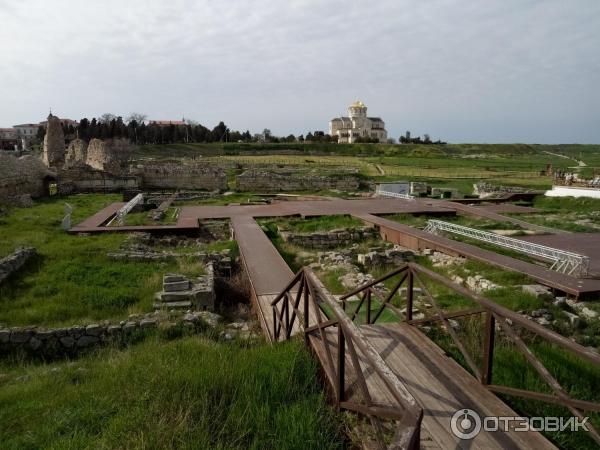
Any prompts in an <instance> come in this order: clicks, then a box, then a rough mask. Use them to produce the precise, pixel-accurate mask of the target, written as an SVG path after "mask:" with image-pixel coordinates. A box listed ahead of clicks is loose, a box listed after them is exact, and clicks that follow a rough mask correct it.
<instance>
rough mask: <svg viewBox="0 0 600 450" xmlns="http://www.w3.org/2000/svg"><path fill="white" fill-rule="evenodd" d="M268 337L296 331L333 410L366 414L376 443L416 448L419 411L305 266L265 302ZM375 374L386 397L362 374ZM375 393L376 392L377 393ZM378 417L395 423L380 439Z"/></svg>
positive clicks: (419, 424) (275, 337)
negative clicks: (312, 356) (317, 363)
mask: <svg viewBox="0 0 600 450" xmlns="http://www.w3.org/2000/svg"><path fill="white" fill-rule="evenodd" d="M271 305H272V308H273V329H272V330H271V337H272V339H273V340H274V341H278V340H281V339H289V338H290V337H291V336H292V334H296V333H302V334H303V335H304V339H305V341H306V343H307V344H309V345H310V346H311V348H312V349H313V350H314V351H315V352H316V353H317V356H318V357H319V359H320V360H321V363H322V364H321V365H322V367H323V370H324V372H325V375H326V378H327V380H328V382H329V383H330V386H331V388H332V391H333V393H334V395H335V400H336V403H337V406H338V408H339V409H345V410H349V411H354V412H357V413H359V414H362V415H364V416H366V417H367V418H368V419H369V420H370V421H371V423H372V425H373V427H374V430H375V435H376V440H377V442H378V444H379V446H380V447H381V448H394V449H418V448H419V444H420V429H421V420H422V417H423V410H422V408H421V407H420V406H419V405H418V404H417V402H416V400H415V398H414V397H413V396H412V395H411V394H410V392H408V390H407V389H406V388H405V386H404V385H403V384H402V382H401V381H400V380H399V379H398V377H397V376H396V375H395V374H394V373H393V372H392V371H391V370H390V369H389V367H388V366H387V365H386V363H385V362H384V361H383V359H382V358H381V356H380V355H379V354H378V353H377V352H376V351H375V349H374V348H373V347H372V346H371V345H370V344H369V343H368V341H367V339H366V338H365V337H364V335H363V334H362V332H361V330H360V329H359V328H358V327H357V326H356V324H354V323H353V321H352V320H351V318H350V317H348V315H347V314H346V313H345V312H344V310H343V309H342V308H340V306H339V305H338V303H337V302H336V300H335V299H334V298H333V296H332V295H331V294H330V293H329V291H328V290H327V289H326V288H325V287H324V286H323V284H322V283H321V281H320V280H319V279H318V278H317V277H316V276H315V274H314V273H313V272H312V270H311V269H310V268H303V269H301V270H300V271H299V272H298V273H297V274H296V275H295V276H294V278H293V279H292V281H290V283H289V284H288V285H287V286H286V288H285V289H284V290H283V291H282V292H281V293H280V294H279V295H278V296H277V297H276V298H275V299H274V300H273V302H272V303H271ZM367 374H368V376H369V377H377V379H378V383H377V385H378V386H380V387H379V389H381V386H383V389H384V390H385V397H386V402H385V403H382V402H380V401H378V400H379V399H377V398H374V395H373V392H372V390H371V389H370V387H369V383H368V382H367V379H366V376H367ZM378 395H380V396H381V392H378ZM383 420H392V421H396V422H397V426H396V427H395V428H394V434H393V437H392V439H391V441H390V439H386V436H385V431H384V427H383V425H382V421H383Z"/></svg>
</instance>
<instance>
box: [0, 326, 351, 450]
mask: <svg viewBox="0 0 600 450" xmlns="http://www.w3.org/2000/svg"><path fill="white" fill-rule="evenodd" d="M0 372H1V373H2V375H0V387H1V389H0V435H1V436H2V448H3V449H7V450H8V449H15V450H16V449H19V450H21V449H37V448H47V449H80V448H128V449H137V448H140V449H141V448H155V449H167V448H181V449H204V448H207V449H208V448H211V449H263V448H272V449H300V448H307V449H326V448H327V449H329V448H332V449H333V448H341V447H342V446H343V442H344V437H343V435H342V433H341V431H340V430H341V424H340V423H339V422H338V420H339V419H338V417H337V415H336V414H335V411H334V409H333V408H331V407H329V406H328V405H327V403H326V400H325V397H324V395H323V391H322V389H321V384H320V381H319V378H318V375H317V367H316V362H315V360H314V359H313V358H311V356H310V354H309V353H308V352H307V351H306V350H305V349H304V348H303V345H302V344H301V343H300V342H299V341H292V342H287V343H281V344H278V345H276V346H271V345H267V344H263V345H258V346H255V347H248V348H246V347H244V346H241V345H237V344H219V343H215V342H213V341H210V340H208V339H206V338H202V337H186V338H181V339H177V340H173V341H170V342H163V341H161V340H160V339H159V338H155V339H153V338H149V339H147V340H146V341H144V342H143V343H141V344H138V345H136V346H133V347H130V348H128V349H124V350H119V349H115V348H107V349H103V350H100V351H98V352H97V353H96V354H94V355H90V356H86V357H83V358H81V359H79V360H77V361H65V362H58V363H53V364H39V363H37V364H36V363H25V362H21V363H16V364H14V363H13V364H6V363H3V364H2V365H0Z"/></svg>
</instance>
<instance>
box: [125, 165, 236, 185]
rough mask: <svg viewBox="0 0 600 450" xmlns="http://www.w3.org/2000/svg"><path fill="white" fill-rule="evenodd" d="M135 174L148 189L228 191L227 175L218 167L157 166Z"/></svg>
mask: <svg viewBox="0 0 600 450" xmlns="http://www.w3.org/2000/svg"><path fill="white" fill-rule="evenodd" d="M135 173H136V174H137V175H138V176H139V177H140V178H141V182H142V186H143V187H144V188H146V189H203V190H209V191H212V190H226V189H227V174H226V173H225V171H224V170H223V169H221V168H218V167H207V166H202V165H198V164H194V165H177V164H161V165H158V164H156V165H144V166H140V167H138V168H137V169H136V170H135Z"/></svg>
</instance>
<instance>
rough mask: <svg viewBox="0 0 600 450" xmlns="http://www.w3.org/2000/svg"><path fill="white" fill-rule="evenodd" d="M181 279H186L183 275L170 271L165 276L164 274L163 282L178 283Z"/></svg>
mask: <svg viewBox="0 0 600 450" xmlns="http://www.w3.org/2000/svg"><path fill="white" fill-rule="evenodd" d="M179 281H185V277H184V276H183V275H177V274H174V273H168V274H166V275H165V276H163V284H165V283H177V282H179Z"/></svg>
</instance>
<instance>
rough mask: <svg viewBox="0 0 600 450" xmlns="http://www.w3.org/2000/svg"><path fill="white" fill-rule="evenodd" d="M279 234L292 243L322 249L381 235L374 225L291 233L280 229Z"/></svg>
mask: <svg viewBox="0 0 600 450" xmlns="http://www.w3.org/2000/svg"><path fill="white" fill-rule="evenodd" d="M279 234H280V235H281V238H282V239H283V240H284V241H285V242H288V243H290V244H293V245H298V246H300V247H310V248H320V249H324V248H334V247H340V246H346V245H350V244H352V243H353V242H359V241H363V240H367V239H376V238H378V237H379V234H378V232H377V230H376V229H375V228H373V227H361V228H340V229H337V230H331V231H324V232H320V233H291V232H289V231H282V230H280V231H279Z"/></svg>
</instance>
